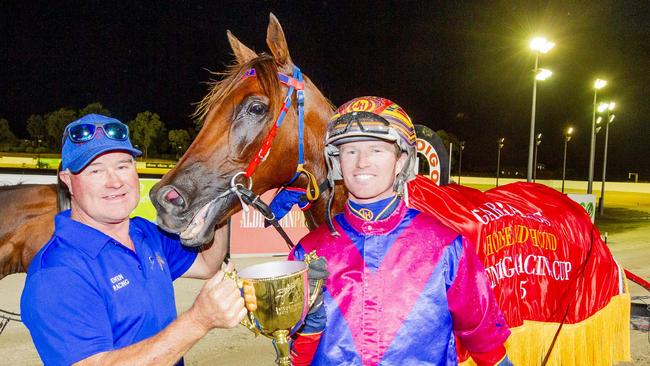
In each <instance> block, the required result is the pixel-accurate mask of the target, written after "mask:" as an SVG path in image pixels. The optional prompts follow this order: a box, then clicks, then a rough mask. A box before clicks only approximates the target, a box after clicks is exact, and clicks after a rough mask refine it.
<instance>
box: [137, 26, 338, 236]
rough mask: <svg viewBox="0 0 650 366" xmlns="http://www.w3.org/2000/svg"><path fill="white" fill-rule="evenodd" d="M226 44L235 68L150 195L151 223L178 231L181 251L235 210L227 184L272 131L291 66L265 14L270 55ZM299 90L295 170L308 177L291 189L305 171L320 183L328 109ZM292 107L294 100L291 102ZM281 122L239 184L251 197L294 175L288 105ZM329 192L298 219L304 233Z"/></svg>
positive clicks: (309, 89)
mask: <svg viewBox="0 0 650 366" xmlns="http://www.w3.org/2000/svg"><path fill="white" fill-rule="evenodd" d="M228 40H229V42H230V45H231V47H232V50H233V52H234V54H235V57H236V61H237V63H236V65H234V66H233V67H231V69H230V71H229V72H228V73H227V74H226V77H225V78H224V79H223V80H222V81H220V82H218V83H215V84H214V85H213V88H212V90H211V91H210V92H209V94H208V95H207V96H206V97H205V98H204V99H203V100H202V101H201V102H200V104H199V108H198V110H197V113H196V114H197V116H198V117H200V118H201V119H202V123H203V127H202V128H201V131H200V132H199V134H198V136H197V137H196V140H195V141H194V143H192V145H191V146H190V147H189V149H188V150H187V152H186V153H185V154H184V155H183V157H182V158H181V160H180V161H179V162H178V164H176V166H175V167H174V168H173V169H172V170H171V171H169V172H168V173H167V174H165V176H164V177H163V178H162V179H161V180H160V182H158V183H157V184H156V185H155V186H154V188H153V189H152V190H151V193H150V196H151V201H152V203H153V204H154V206H155V207H156V210H157V211H158V224H159V225H160V226H161V227H162V228H164V229H166V230H168V231H171V232H178V233H181V239H182V240H183V243H184V244H185V245H188V246H196V245H201V244H203V243H206V242H209V241H210V239H211V238H212V235H213V234H214V228H215V226H216V225H221V224H223V223H224V222H225V220H227V218H228V217H230V216H231V215H233V214H234V213H236V212H237V211H238V210H240V209H241V204H240V201H239V199H238V197H237V195H236V194H234V193H233V194H229V193H230V192H229V189H230V188H231V181H232V180H233V179H236V178H235V175H237V174H238V173H240V172H245V171H246V170H247V167H248V166H249V163H250V162H251V161H252V160H253V159H254V157H255V156H256V153H258V150H259V149H260V146H261V145H262V141H263V140H264V138H265V136H267V135H268V134H269V131H270V130H271V129H272V126H274V124H273V122H274V121H276V120H277V119H278V115H279V114H280V109H281V107H282V104H283V99H282V98H283V97H284V95H283V88H282V87H281V85H280V81H279V79H278V74H281V75H292V74H293V73H294V70H295V69H296V66H295V65H294V64H293V62H292V60H291V57H290V55H289V50H288V48H287V43H286V39H285V36H284V33H283V31H282V28H281V26H280V23H279V22H278V21H277V19H276V18H275V17H274V16H273V15H271V21H270V24H269V27H268V33H267V39H266V40H267V43H268V46H269V49H270V50H271V53H272V56H270V55H266V54H261V55H257V54H256V53H255V52H253V51H252V50H250V49H249V48H248V47H246V46H244V45H243V44H242V43H241V42H239V40H238V39H237V38H235V36H233V35H232V34H231V33H230V32H228ZM250 70H254V77H249V76H250V74H251V71H250ZM291 80H294V83H300V82H299V81H297V79H295V78H290V80H289V82H291ZM302 85H304V143H303V145H304V164H303V165H302V168H303V169H304V170H305V171H308V172H309V174H300V175H299V177H298V178H297V179H295V181H294V182H293V183H292V184H291V185H292V186H298V187H306V186H307V184H308V183H310V182H311V183H313V182H312V181H311V180H310V179H309V178H308V177H309V176H310V174H311V176H313V177H315V181H316V182H317V183H316V184H321V183H322V182H324V181H325V177H326V174H327V170H326V167H325V164H324V160H323V136H324V135H325V128H326V123H327V121H328V119H329V117H330V116H331V115H332V114H333V111H334V109H333V106H332V104H331V103H330V102H329V101H328V100H327V99H326V98H325V97H324V96H323V94H322V93H321V92H320V91H319V90H318V88H316V86H315V85H314V84H313V83H312V82H311V80H310V79H309V78H308V77H306V76H304V78H303V81H302V84H301V85H300V86H301V87H302ZM289 98H291V96H289ZM297 103H298V101H296V100H294V104H297ZM281 123H282V124H281V128H278V129H277V130H276V131H277V135H276V136H275V138H274V139H273V141H272V148H271V149H270V151H268V155H267V156H266V157H265V159H264V161H263V162H262V163H261V164H259V166H257V169H256V170H255V172H254V174H252V176H251V177H250V181H248V182H244V185H248V184H251V185H252V191H253V192H254V193H255V194H258V195H259V194H262V193H264V192H265V191H267V190H269V189H271V188H275V187H280V186H282V185H284V184H286V183H287V182H289V181H291V180H292V177H294V175H295V173H296V169H297V166H298V160H299V159H298V155H299V146H298V143H297V141H298V136H297V132H298V130H299V125H298V123H299V118H298V112H297V111H296V108H290V109H289V110H288V113H286V116H285V117H284V120H283V121H281ZM242 178H243V177H242ZM329 194H330V192H329V191H325V192H322V194H321V195H320V197H319V198H318V199H317V200H316V201H315V202H314V203H313V204H312V206H311V209H310V210H309V212H308V213H307V215H306V218H307V222H308V225H309V227H310V228H313V227H315V226H317V225H319V224H320V223H322V219H323V218H324V217H325V216H324V212H325V206H326V204H325V202H326V199H327V197H328V196H329ZM339 196H340V197H344V195H339ZM339 204H342V201H341V202H340V203H339ZM338 207H340V206H338Z"/></svg>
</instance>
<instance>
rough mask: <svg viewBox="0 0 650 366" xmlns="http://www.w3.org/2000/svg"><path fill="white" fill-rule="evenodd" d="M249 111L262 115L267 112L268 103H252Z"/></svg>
mask: <svg viewBox="0 0 650 366" xmlns="http://www.w3.org/2000/svg"><path fill="white" fill-rule="evenodd" d="M248 113H251V114H255V115H258V116H261V115H263V114H264V113H266V105H264V104H263V103H260V102H255V103H251V105H250V106H249V107H248Z"/></svg>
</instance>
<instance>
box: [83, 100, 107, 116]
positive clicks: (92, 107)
mask: <svg viewBox="0 0 650 366" xmlns="http://www.w3.org/2000/svg"><path fill="white" fill-rule="evenodd" d="M92 113H95V114H101V115H103V116H108V117H110V116H111V112H110V111H109V110H108V109H106V108H104V106H103V105H102V104H101V103H100V102H95V103H90V104H88V105H87V106H85V107H83V108H81V109H80V110H79V118H81V117H83V116H85V115H88V114H92Z"/></svg>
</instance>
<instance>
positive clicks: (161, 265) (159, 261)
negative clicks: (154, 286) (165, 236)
mask: <svg viewBox="0 0 650 366" xmlns="http://www.w3.org/2000/svg"><path fill="white" fill-rule="evenodd" d="M156 261H157V262H158V265H159V266H160V270H161V271H164V270H165V260H164V259H162V257H161V256H160V254H158V252H156Z"/></svg>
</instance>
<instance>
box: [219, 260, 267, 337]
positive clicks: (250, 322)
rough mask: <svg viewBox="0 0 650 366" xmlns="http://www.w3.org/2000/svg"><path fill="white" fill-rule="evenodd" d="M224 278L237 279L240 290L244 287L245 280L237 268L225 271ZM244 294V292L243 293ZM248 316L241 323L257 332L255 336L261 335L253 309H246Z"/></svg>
mask: <svg viewBox="0 0 650 366" xmlns="http://www.w3.org/2000/svg"><path fill="white" fill-rule="evenodd" d="M224 278H228V279H231V280H233V281H235V284H237V287H239V289H240V290H242V289H243V288H244V281H243V280H242V279H241V278H240V277H239V275H238V274H237V270H233V271H232V272H224ZM242 296H243V294H242ZM246 314H247V315H246V317H245V318H244V319H242V321H241V322H239V324H241V325H243V326H245V327H246V328H248V330H250V331H251V332H253V333H255V337H257V336H258V335H260V331H259V329H257V326H256V325H255V324H256V323H257V321H256V320H255V314H253V312H252V311H250V310H248V309H246Z"/></svg>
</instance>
